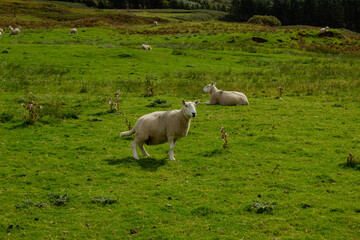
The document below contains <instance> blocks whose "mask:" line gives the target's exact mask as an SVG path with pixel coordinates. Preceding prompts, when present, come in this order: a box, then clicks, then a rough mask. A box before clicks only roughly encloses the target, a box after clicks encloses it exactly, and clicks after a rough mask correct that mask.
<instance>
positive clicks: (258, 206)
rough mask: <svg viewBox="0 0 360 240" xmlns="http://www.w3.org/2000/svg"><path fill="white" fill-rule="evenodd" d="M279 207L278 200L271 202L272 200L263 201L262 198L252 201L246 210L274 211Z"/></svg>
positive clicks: (255, 211) (258, 212)
mask: <svg viewBox="0 0 360 240" xmlns="http://www.w3.org/2000/svg"><path fill="white" fill-rule="evenodd" d="M277 207H278V205H277V204H276V202H270V201H267V202H263V201H260V200H256V201H254V202H252V203H250V204H249V205H248V206H247V207H246V211H248V212H254V213H257V214H260V213H272V212H273V211H274V210H275V209H276V208H277Z"/></svg>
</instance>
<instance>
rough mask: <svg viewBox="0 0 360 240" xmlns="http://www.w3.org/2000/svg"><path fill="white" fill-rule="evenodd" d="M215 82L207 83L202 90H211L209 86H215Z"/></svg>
mask: <svg viewBox="0 0 360 240" xmlns="http://www.w3.org/2000/svg"><path fill="white" fill-rule="evenodd" d="M215 84H216V83H215V82H213V83H211V84H208V85H206V86H205V87H204V88H203V92H206V93H209V92H210V91H211V88H212V87H213V86H215Z"/></svg>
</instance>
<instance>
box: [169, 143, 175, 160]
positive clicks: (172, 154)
mask: <svg viewBox="0 0 360 240" xmlns="http://www.w3.org/2000/svg"><path fill="white" fill-rule="evenodd" d="M175 143H176V141H175V140H169V146H170V151H169V154H168V155H169V159H170V160H172V161H175V158H174V147H175Z"/></svg>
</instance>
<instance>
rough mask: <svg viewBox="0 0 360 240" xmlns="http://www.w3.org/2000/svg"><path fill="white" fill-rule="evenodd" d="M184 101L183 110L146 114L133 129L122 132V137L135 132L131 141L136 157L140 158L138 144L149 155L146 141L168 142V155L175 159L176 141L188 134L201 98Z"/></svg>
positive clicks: (153, 142)
mask: <svg viewBox="0 0 360 240" xmlns="http://www.w3.org/2000/svg"><path fill="white" fill-rule="evenodd" d="M182 103H183V107H182V108H181V110H173V111H158V112H153V113H149V114H146V115H144V116H142V117H140V118H139V119H138V120H137V122H136V123H135V126H134V128H133V129H131V130H130V131H127V132H122V133H120V137H123V136H130V135H132V134H134V133H135V139H134V141H133V142H132V143H131V149H132V153H133V155H134V158H135V159H137V160H139V156H138V154H137V152H136V146H139V148H140V150H141V152H142V154H143V155H144V156H149V154H148V153H147V152H146V150H145V148H144V143H145V144H146V145H157V144H162V143H165V142H168V143H169V145H170V151H169V153H168V156H169V158H170V160H175V158H174V147H175V143H176V141H177V140H178V139H180V138H182V137H185V136H186V135H187V134H188V131H189V128H190V122H191V118H194V117H195V116H196V105H197V104H198V103H199V100H197V101H195V102H185V100H184V99H183V100H182Z"/></svg>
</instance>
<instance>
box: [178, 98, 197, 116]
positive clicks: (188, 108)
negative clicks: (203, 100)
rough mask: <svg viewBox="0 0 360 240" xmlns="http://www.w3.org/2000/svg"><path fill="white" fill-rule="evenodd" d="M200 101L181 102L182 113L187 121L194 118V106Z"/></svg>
mask: <svg viewBox="0 0 360 240" xmlns="http://www.w3.org/2000/svg"><path fill="white" fill-rule="evenodd" d="M199 102H200V100H196V101H195V102H185V100H184V99H183V100H182V103H183V107H182V111H183V113H184V115H185V117H186V118H187V119H190V118H194V117H196V105H198V104H199Z"/></svg>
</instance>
